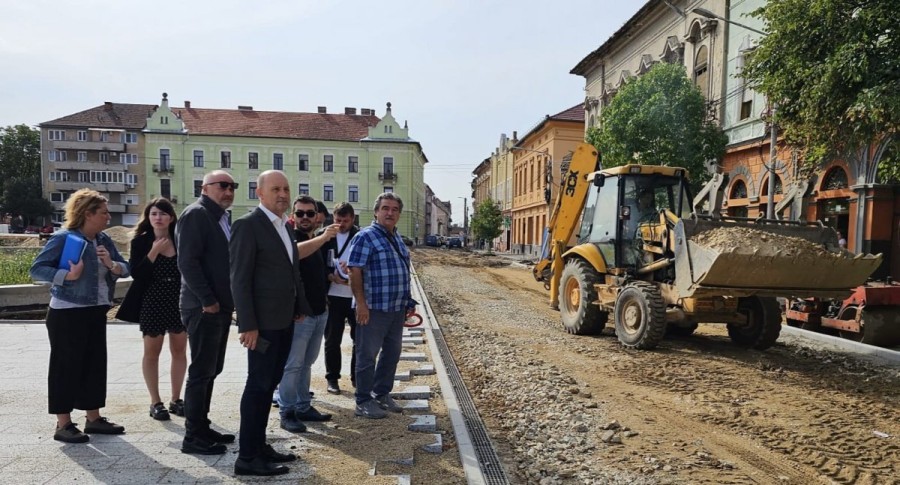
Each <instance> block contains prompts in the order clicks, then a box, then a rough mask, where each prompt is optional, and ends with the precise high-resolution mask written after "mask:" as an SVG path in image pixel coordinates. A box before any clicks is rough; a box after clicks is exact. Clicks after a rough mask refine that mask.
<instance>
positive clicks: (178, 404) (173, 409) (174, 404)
mask: <svg viewBox="0 0 900 485" xmlns="http://www.w3.org/2000/svg"><path fill="white" fill-rule="evenodd" d="M169 412H170V413H172V414H174V415H175V416H182V417H183V416H184V399H176V400H174V401H170V402H169Z"/></svg>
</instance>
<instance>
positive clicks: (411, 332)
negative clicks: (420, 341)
mask: <svg viewBox="0 0 900 485" xmlns="http://www.w3.org/2000/svg"><path fill="white" fill-rule="evenodd" d="M419 335H425V329H424V328H421V327H417V328H407V329H405V330H404V332H403V336H404V337H415V336H419Z"/></svg>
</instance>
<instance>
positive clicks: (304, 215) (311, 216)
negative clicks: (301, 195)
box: [294, 211, 318, 219]
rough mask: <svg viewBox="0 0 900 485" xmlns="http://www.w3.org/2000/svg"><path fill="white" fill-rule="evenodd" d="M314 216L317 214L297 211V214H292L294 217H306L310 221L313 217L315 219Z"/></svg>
mask: <svg viewBox="0 0 900 485" xmlns="http://www.w3.org/2000/svg"><path fill="white" fill-rule="evenodd" d="M316 214H318V212H316V211H297V212H294V215H295V216H297V217H308V218H310V219H312V218H313V217H316Z"/></svg>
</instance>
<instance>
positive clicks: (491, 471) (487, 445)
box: [420, 287, 509, 485]
mask: <svg viewBox="0 0 900 485" xmlns="http://www.w3.org/2000/svg"><path fill="white" fill-rule="evenodd" d="M420 288H421V287H420ZM423 293H424V291H423ZM432 316H433V315H432ZM432 335H433V337H434V343H435V345H437V348H438V352H440V353H441V358H442V359H443V360H444V367H445V368H446V370H447V377H448V378H449V379H450V383H451V384H453V390H454V392H456V400H457V402H459V409H460V413H461V414H462V415H463V418H464V419H465V420H466V429H467V430H468V431H469V437H470V438H471V439H472V445H473V448H475V453H476V454H477V455H478V463H479V464H480V465H481V471H482V473H484V478H485V483H487V484H491V485H494V484H496V485H508V484H509V479H508V478H507V477H506V472H504V471H503V466H501V465H500V458H499V457H497V451H496V450H494V445H493V444H492V443H491V438H490V437H489V436H488V434H487V429H486V428H485V426H484V421H482V420H481V416H479V415H478V411H477V410H476V409H475V402H474V401H473V400H472V396H471V395H470V394H469V390H468V389H466V385H465V383H464V382H463V380H462V376H461V375H460V373H459V369H458V368H457V367H456V362H455V361H454V360H453V356H452V355H450V349H449V348H448V347H447V342H446V341H445V340H444V333H443V332H442V331H441V329H440V328H438V327H435V328H434V329H433V330H432Z"/></svg>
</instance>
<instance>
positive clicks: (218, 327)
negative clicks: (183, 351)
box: [181, 308, 231, 438]
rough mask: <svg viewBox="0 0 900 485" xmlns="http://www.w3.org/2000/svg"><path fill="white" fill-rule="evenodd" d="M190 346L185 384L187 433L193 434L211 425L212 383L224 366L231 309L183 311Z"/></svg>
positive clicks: (185, 425)
mask: <svg viewBox="0 0 900 485" xmlns="http://www.w3.org/2000/svg"><path fill="white" fill-rule="evenodd" d="M181 320H182V321H183V322H184V326H185V328H187V332H188V344H189V345H190V346H191V365H190V367H188V378H187V383H186V384H185V386H184V418H185V421H184V436H185V437H186V438H192V437H194V435H195V434H197V433H198V432H203V431H205V430H207V429H209V424H210V423H209V418H208V416H209V406H210V403H211V402H212V394H213V384H214V383H215V379H216V376H218V375H219V374H221V373H222V369H223V368H224V367H225V348H226V346H227V344H228V330H229V328H230V326H231V313H230V312H219V313H216V314H211V313H203V312H202V311H201V310H200V309H199V308H198V309H197V310H192V311H188V312H182V313H181Z"/></svg>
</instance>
